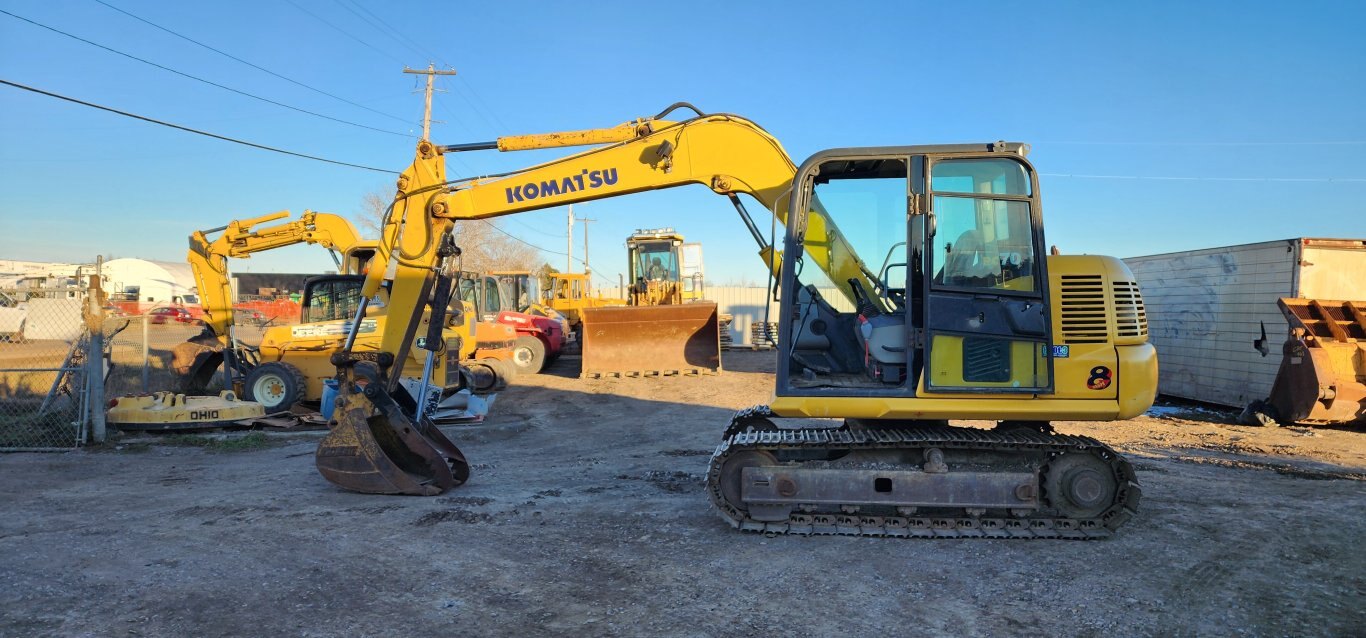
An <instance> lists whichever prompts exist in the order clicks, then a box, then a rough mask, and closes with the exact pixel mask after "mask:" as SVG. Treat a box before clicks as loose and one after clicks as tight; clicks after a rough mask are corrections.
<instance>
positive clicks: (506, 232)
mask: <svg viewBox="0 0 1366 638" xmlns="http://www.w3.org/2000/svg"><path fill="white" fill-rule="evenodd" d="M472 221H481V222H484V223H485V224H488V226H489V228H492V229H494V230H496V231H498V232H500V233H503V234H504V235H507V236H508V237H511V238H512V239H514V240H516V241H519V242H522V243H523V244H526V245H528V246H530V247H532V248H535V249H536V250H540V251H544V252H548V253H553V254H556V255H560V256H562V257H568V256H569V253H566V252H560V251H558V250H551V249H549V248H542V247H540V246H537V245H536V244H533V243H531V242H529V241H527V240H525V239H522V238H521V237H518V236H516V235H514V234H512V233H509V232H508V231H506V230H503V229H501V228H499V227H498V225H497V224H494V223H493V222H490V221H489V220H487V219H478V220H472ZM574 261H577V262H579V263H581V264H583V265H584V266H585V267H586V266H587V265H588V264H587V263H586V262H584V260H582V259H575V260H574ZM590 272H592V271H590ZM593 274H595V275H598V278H599V279H602V280H603V281H605V282H607V283H608V284H611V283H612V280H611V279H608V278H607V277H604V276H603V275H599V274H598V273H597V272H593Z"/></svg>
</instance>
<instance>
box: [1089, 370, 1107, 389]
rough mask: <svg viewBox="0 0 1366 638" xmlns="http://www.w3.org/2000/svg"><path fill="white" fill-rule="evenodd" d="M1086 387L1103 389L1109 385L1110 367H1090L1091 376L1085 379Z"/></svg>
mask: <svg viewBox="0 0 1366 638" xmlns="http://www.w3.org/2000/svg"><path fill="white" fill-rule="evenodd" d="M1086 387H1088V388H1091V389H1092V390H1104V389H1105V388H1108V387H1110V369H1109V368H1107V367H1105V366H1096V367H1094V368H1091V376H1090V377H1089V378H1087V379H1086Z"/></svg>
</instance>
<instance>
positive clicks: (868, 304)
mask: <svg viewBox="0 0 1366 638" xmlns="http://www.w3.org/2000/svg"><path fill="white" fill-rule="evenodd" d="M849 290H850V291H851V292H853V293H854V307H855V308H856V309H857V310H858V313H859V314H860V315H863V316H864V317H865V318H867V319H872V318H873V317H876V316H878V315H881V314H882V310H881V309H880V308H878V307H877V304H875V303H873V301H872V299H871V298H869V297H868V291H867V290H864V289H863V283H862V282H860V281H859V280H858V279H855V278H853V277H850V278H849Z"/></svg>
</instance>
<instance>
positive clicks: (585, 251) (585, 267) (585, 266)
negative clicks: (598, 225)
mask: <svg viewBox="0 0 1366 638" xmlns="http://www.w3.org/2000/svg"><path fill="white" fill-rule="evenodd" d="M579 221H580V222H582V223H583V272H584V273H585V274H587V273H589V272H592V271H591V270H589V268H588V222H595V221H598V220H596V219H589V218H587V217H580V218H579Z"/></svg>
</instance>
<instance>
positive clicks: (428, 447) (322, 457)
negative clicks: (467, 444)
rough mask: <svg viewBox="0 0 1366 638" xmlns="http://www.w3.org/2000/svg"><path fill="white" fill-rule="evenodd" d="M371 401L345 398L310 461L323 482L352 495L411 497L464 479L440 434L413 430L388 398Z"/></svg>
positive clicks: (465, 466)
mask: <svg viewBox="0 0 1366 638" xmlns="http://www.w3.org/2000/svg"><path fill="white" fill-rule="evenodd" d="M374 399H375V403H371V401H370V397H369V396H368V395H366V394H361V393H356V394H344V399H343V401H344V403H343V407H342V409H341V410H340V411H339V416H338V418H337V425H336V426H335V427H333V428H332V431H331V432H330V433H328V435H327V436H326V437H323V440H322V442H321V443H319V445H318V451H317V454H316V455H315V461H316V463H317V466H318V472H320V473H321V474H322V475H323V478H326V479H327V480H328V481H330V482H332V483H333V484H334V485H337V486H339V487H342V488H345V489H348V490H351V491H354V492H364V493H367V494H411V495H414V496H435V495H437V494H440V493H442V492H445V491H446V490H448V489H450V488H452V487H455V486H457V485H460V484H461V483H464V482H465V481H466V480H467V479H468V478H469V471H470V470H469V463H468V462H466V461H465V456H464V454H462V453H461V452H460V450H459V448H457V447H455V444H454V443H451V441H450V439H447V438H446V435H444V434H442V433H441V430H439V429H437V428H436V427H435V426H432V425H430V424H428V423H424V424H423V425H424V426H425V427H421V428H419V427H418V426H415V425H413V424H412V422H411V421H410V420H409V419H408V418H407V417H406V416H405V415H404V414H403V413H402V412H401V411H400V410H399V408H398V405H397V404H396V403H394V401H393V399H392V398H390V397H388V396H387V395H384V394H379V395H378V396H376V397H374ZM374 408H378V412H377V413H376V410H375V409H374Z"/></svg>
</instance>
